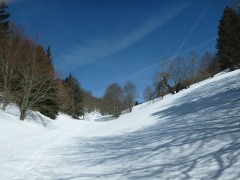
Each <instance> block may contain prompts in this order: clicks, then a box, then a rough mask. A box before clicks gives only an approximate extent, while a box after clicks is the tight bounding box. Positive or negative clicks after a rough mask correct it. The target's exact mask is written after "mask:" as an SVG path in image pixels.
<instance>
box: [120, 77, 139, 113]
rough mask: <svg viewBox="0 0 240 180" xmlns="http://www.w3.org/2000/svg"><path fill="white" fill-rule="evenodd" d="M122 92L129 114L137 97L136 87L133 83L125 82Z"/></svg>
mask: <svg viewBox="0 0 240 180" xmlns="http://www.w3.org/2000/svg"><path fill="white" fill-rule="evenodd" d="M123 91H124V99H125V103H126V106H127V109H128V111H129V112H131V111H132V107H133V106H134V103H135V100H136V96H137V89H136V86H135V85H134V84H133V82H131V81H127V82H126V84H125V85H124V87H123Z"/></svg>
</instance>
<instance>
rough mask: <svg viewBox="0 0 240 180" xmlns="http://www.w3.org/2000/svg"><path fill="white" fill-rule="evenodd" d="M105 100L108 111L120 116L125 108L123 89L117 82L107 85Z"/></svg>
mask: <svg viewBox="0 0 240 180" xmlns="http://www.w3.org/2000/svg"><path fill="white" fill-rule="evenodd" d="M103 101H104V103H105V106H106V111H107V112H108V113H109V114H112V115H113V116H114V117H116V118H117V117H119V116H120V114H121V111H122V110H123V89H122V88H121V87H120V86H119V85H118V84H117V83H112V84H111V85H110V86H108V87H107V89H106V92H105V94H104V96H103Z"/></svg>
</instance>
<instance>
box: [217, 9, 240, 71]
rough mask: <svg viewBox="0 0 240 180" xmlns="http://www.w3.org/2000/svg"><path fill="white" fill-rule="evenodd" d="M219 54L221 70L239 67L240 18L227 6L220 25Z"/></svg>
mask: <svg viewBox="0 0 240 180" xmlns="http://www.w3.org/2000/svg"><path fill="white" fill-rule="evenodd" d="M218 29H219V31H218V41H217V50H218V52H217V55H218V59H219V63H220V68H221V70H225V69H227V68H229V69H230V70H234V69H236V68H239V63H240V18H239V16H238V15H237V14H236V12H235V11H234V10H233V9H231V8H230V7H226V9H225V10H224V14H223V16H222V18H221V20H220V23H219V27H218Z"/></svg>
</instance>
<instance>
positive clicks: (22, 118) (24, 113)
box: [20, 109, 27, 121]
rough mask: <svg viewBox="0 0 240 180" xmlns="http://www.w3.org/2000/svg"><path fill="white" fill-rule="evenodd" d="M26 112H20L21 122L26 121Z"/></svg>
mask: <svg viewBox="0 0 240 180" xmlns="http://www.w3.org/2000/svg"><path fill="white" fill-rule="evenodd" d="M26 112H27V111H26V110H25V109H22V110H20V113H21V114H20V120H21V121H24V119H25V117H26Z"/></svg>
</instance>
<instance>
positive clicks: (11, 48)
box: [0, 1, 136, 120]
mask: <svg viewBox="0 0 240 180" xmlns="http://www.w3.org/2000/svg"><path fill="white" fill-rule="evenodd" d="M7 8H8V6H7V5H6V4H5V3H4V2H3V1H0V92H1V94H0V95H1V103H2V109H3V110H5V109H6V106H7V105H9V104H10V103H15V104H16V105H17V107H18V108H19V111H20V120H24V119H25V118H26V116H27V113H28V112H30V111H39V112H40V113H42V114H44V115H45V116H48V117H50V118H51V119H55V118H56V117H57V115H58V113H59V112H63V113H66V114H68V115H70V116H72V117H73V118H75V119H78V118H80V117H81V116H84V113H85V112H92V111H100V112H101V113H102V114H111V115H113V116H114V117H118V116H119V115H120V114H121V112H122V111H123V110H127V111H129V112H130V111H131V110H132V107H133V105H134V103H135V98H136V87H135V85H134V84H133V83H132V82H130V81H128V82H127V83H126V84H125V85H124V87H123V88H122V87H120V86H119V85H118V84H116V83H113V84H111V85H110V86H109V87H108V88H107V89H106V92H105V95H104V96H103V97H102V98H96V97H94V96H93V95H92V93H91V92H90V91H86V90H84V89H83V88H82V87H81V86H80V83H79V81H78V79H77V78H76V77H74V76H73V75H72V74H69V76H67V77H66V78H64V79H61V78H59V77H58V76H57V73H56V70H55V69H54V66H53V59H52V55H51V48H50V47H47V49H46V50H45V48H44V47H43V46H42V45H41V44H39V43H37V42H36V41H34V40H32V39H30V38H29V37H27V36H26V35H25V34H24V31H23V30H22V29H21V28H20V27H19V26H17V25H15V24H13V23H11V22H9V17H10V14H9V13H7V12H6V9H7Z"/></svg>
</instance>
